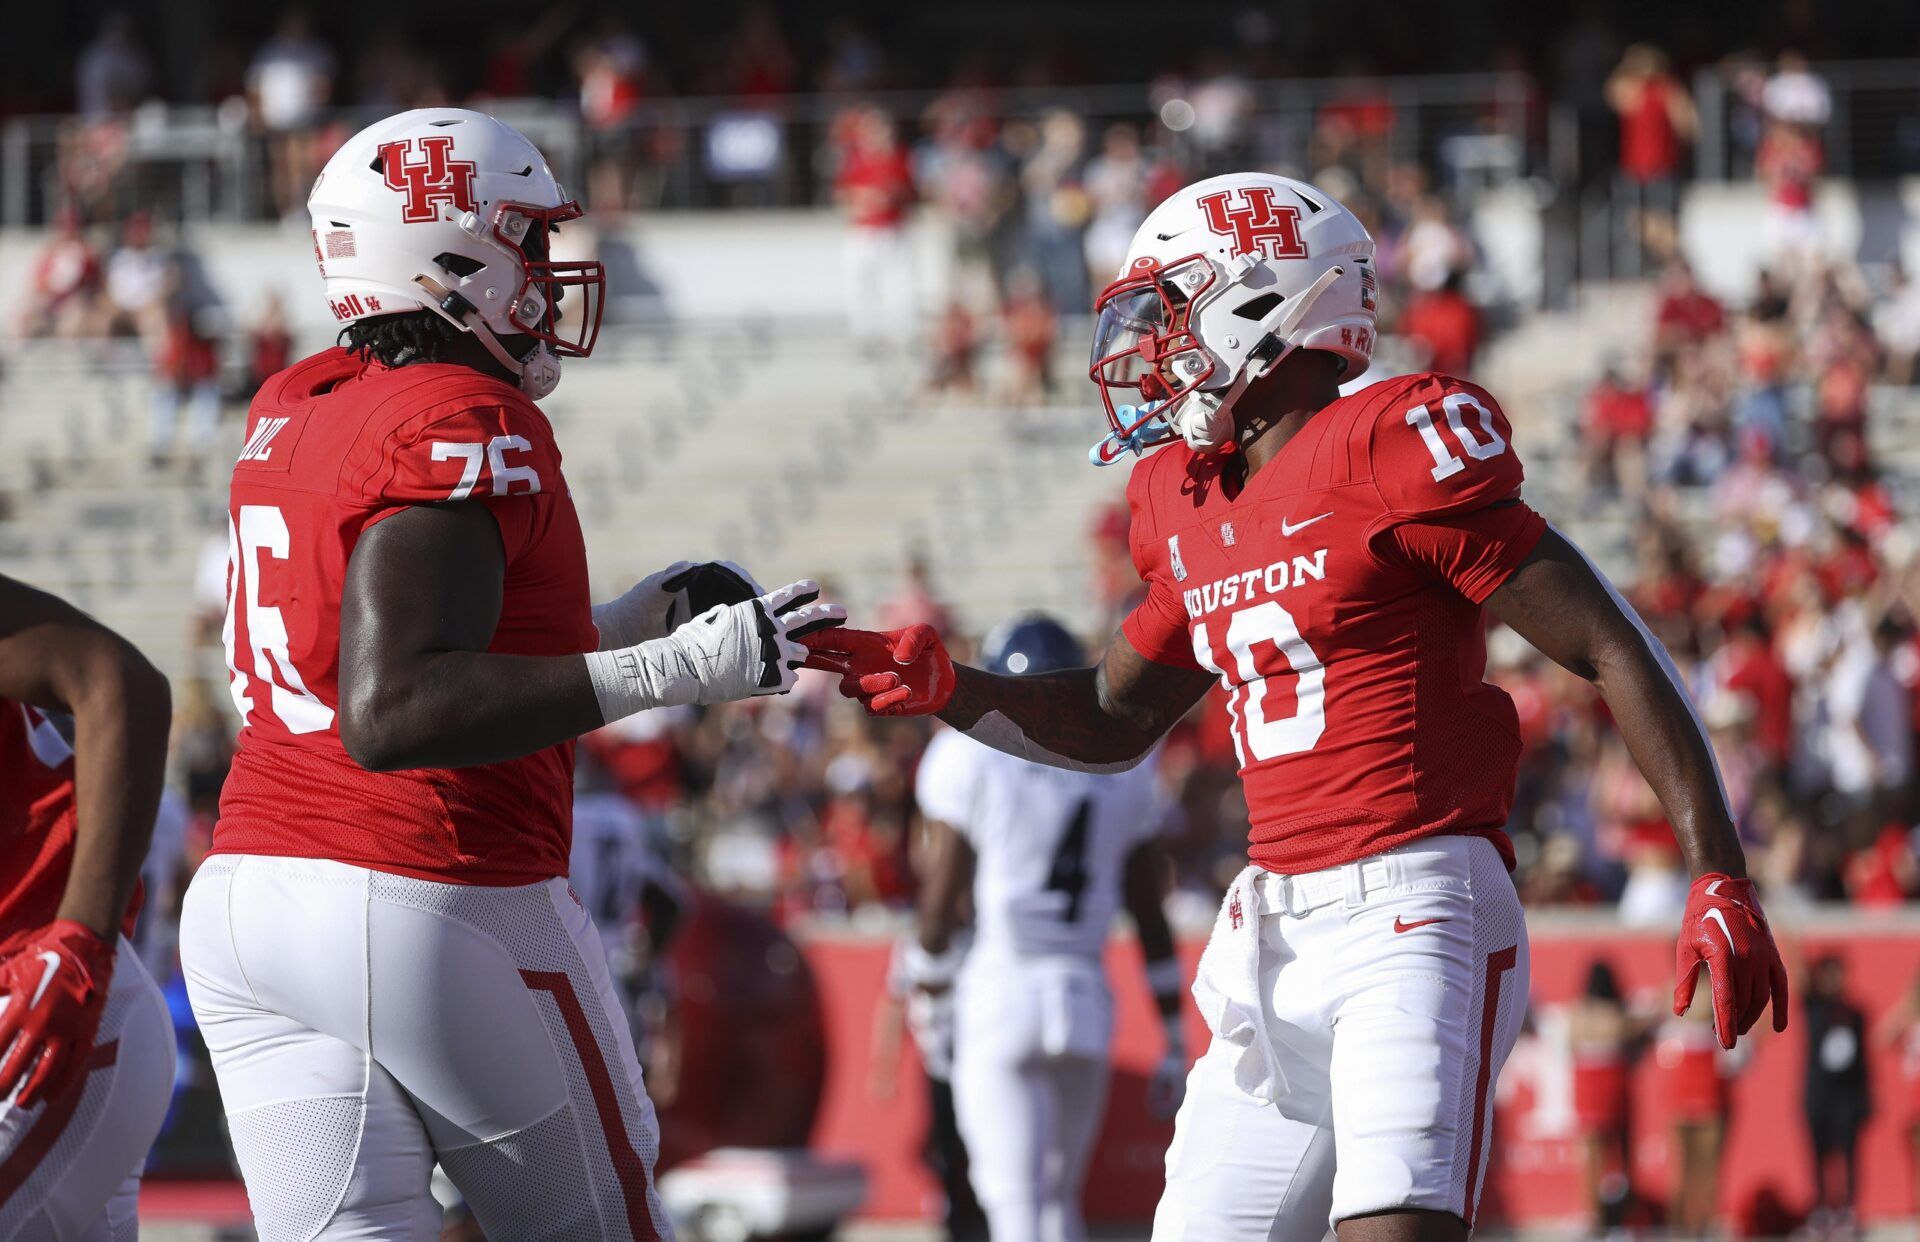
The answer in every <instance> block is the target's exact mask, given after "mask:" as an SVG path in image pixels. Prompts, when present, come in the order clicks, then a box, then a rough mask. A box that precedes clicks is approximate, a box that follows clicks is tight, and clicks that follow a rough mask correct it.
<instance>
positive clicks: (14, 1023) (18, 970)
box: [0, 919, 113, 1108]
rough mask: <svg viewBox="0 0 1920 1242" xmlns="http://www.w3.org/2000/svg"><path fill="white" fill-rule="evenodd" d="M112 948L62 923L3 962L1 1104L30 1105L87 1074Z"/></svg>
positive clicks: (103, 1005) (0, 982)
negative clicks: (13, 1099) (12, 1099)
mask: <svg viewBox="0 0 1920 1242" xmlns="http://www.w3.org/2000/svg"><path fill="white" fill-rule="evenodd" d="M112 979H113V945H111V944H109V943H108V942H107V941H105V940H102V939H101V938H100V936H99V934H98V933H96V932H95V931H94V930H93V929H92V928H91V927H88V926H86V925H85V924H83V923H76V922H74V921H72V920H71V919H60V920H58V921H56V922H53V923H49V924H47V926H45V927H43V928H41V929H40V931H39V932H38V933H37V934H36V935H34V937H33V938H32V939H31V940H28V941H27V942H26V943H25V944H23V945H21V946H20V948H19V949H17V950H15V951H14V952H13V953H11V954H9V955H7V957H6V959H5V960H4V961H0V1099H5V1098H7V1097H8V1096H10V1095H12V1094H13V1089H14V1087H15V1085H16V1084H21V1085H20V1096H19V1105H20V1107H22V1108H31V1107H33V1106H34V1105H35V1104H38V1103H40V1102H41V1101H42V1100H50V1099H53V1098H54V1097H56V1096H58V1095H60V1094H62V1093H63V1092H65V1091H66V1090H67V1089H68V1088H69V1087H71V1086H72V1085H73V1084H74V1081H75V1080H76V1079H77V1078H78V1077H79V1076H80V1075H82V1074H84V1073H85V1072H86V1066H87V1059H88V1058H89V1057H90V1056H92V1055H93V1037H94V1035H95V1034H97V1033H98V1032H99V1030H100V1015H101V1013H102V1012H103V1011H104V1010H105V1009H106V1007H107V985H108V983H109V982H111V981H112Z"/></svg>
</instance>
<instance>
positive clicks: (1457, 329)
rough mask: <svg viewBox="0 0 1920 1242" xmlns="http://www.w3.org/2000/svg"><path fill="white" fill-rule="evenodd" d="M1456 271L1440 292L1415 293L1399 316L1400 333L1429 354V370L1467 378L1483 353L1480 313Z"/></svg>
mask: <svg viewBox="0 0 1920 1242" xmlns="http://www.w3.org/2000/svg"><path fill="white" fill-rule="evenodd" d="M1461 283H1462V282H1461V274H1460V271H1459V270H1458V269H1457V268H1456V269H1455V270H1454V271H1452V272H1449V273H1448V274H1447V278H1446V280H1445V281H1444V282H1442V284H1441V286H1440V287H1439V288H1438V289H1431V290H1427V291H1425V292H1421V293H1416V294H1414V295H1413V298H1412V300H1411V301H1409V302H1408V303H1407V309H1406V310H1405V311H1404V312H1402V313H1401V316H1400V333H1401V335H1402V336H1405V337H1407V338H1408V339H1409V340H1411V341H1413V342H1414V343H1415V344H1416V345H1417V346H1419V347H1420V348H1422V349H1424V350H1426V354H1427V368H1428V369H1429V370H1432V371H1440V372H1443V373H1445V374H1448V375H1466V374H1468V373H1469V372H1470V371H1472V369H1473V356H1474V355H1475V354H1477V353H1479V352H1480V312H1479V310H1478V309H1477V308H1476V307H1475V306H1474V304H1473V303H1472V302H1470V301H1468V300H1467V295H1466V294H1465V293H1463V292H1462V291H1461Z"/></svg>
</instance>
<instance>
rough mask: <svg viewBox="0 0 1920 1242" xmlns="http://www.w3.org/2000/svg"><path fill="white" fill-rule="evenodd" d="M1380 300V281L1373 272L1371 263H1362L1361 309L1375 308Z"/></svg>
mask: <svg viewBox="0 0 1920 1242" xmlns="http://www.w3.org/2000/svg"><path fill="white" fill-rule="evenodd" d="M1379 300H1380V281H1379V280H1378V278H1376V277H1375V276H1374V274H1373V265H1372V264H1371V263H1362V264H1361V265H1360V309H1361V310H1374V309H1376V308H1377V307H1378V305H1379Z"/></svg>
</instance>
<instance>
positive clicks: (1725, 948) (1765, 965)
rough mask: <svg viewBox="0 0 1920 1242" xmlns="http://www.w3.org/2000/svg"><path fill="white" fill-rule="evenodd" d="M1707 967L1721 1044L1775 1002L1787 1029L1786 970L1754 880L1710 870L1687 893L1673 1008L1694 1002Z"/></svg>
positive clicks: (1780, 1025) (1778, 1025) (1781, 1026)
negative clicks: (1761, 910) (1696, 991)
mask: <svg viewBox="0 0 1920 1242" xmlns="http://www.w3.org/2000/svg"><path fill="white" fill-rule="evenodd" d="M1702 967H1705V968H1706V971H1707V975H1708V982H1709V984H1710V985H1711V987H1712V988H1713V1029H1714V1032H1715V1033H1716V1034H1718V1035H1719V1037H1720V1046H1721V1047H1722V1048H1731V1047H1733V1041H1734V1040H1735V1039H1737V1038H1739V1037H1740V1036H1742V1035H1745V1034H1746V1033H1747V1031H1748V1029H1750V1028H1751V1027H1752V1026H1753V1024H1754V1023H1755V1022H1757V1021H1759V1020H1760V1014H1761V1011H1762V1010H1764V1009H1766V1007H1767V1002H1768V1001H1769V1000H1771V1001H1772V1002H1773V1029H1774V1030H1776V1031H1784V1030H1786V1029H1787V968H1786V966H1785V964H1784V963H1782V962H1781V960H1780V950H1779V949H1778V948H1777V947H1776V946H1775V945H1774V943H1773V932H1772V930H1771V929H1769V928H1768V926H1767V916H1766V915H1764V914H1762V913H1761V912H1760V898H1759V897H1758V896H1757V895H1756V894H1755V893H1754V890H1753V881H1751V880H1736V879H1733V878H1732V877H1730V876H1726V875H1722V874H1721V873H1720V872H1717V871H1710V872H1708V873H1707V874H1706V875H1703V876H1701V877H1700V878H1699V879H1697V880H1695V881H1694V882H1693V887H1692V888H1691V889H1690V890H1688V892H1687V912H1686V914H1685V915H1683V916H1682V917H1681V920H1680V940H1679V942H1678V943H1677V944H1676V945H1675V946H1674V971H1675V978H1676V982H1675V985H1674V989H1673V1012H1674V1013H1676V1014H1684V1013H1685V1012H1687V1010H1688V1009H1690V1008H1692V1006H1693V988H1694V984H1695V983H1696V982H1697V981H1698V979H1699V974H1700V970H1701V968H1702Z"/></svg>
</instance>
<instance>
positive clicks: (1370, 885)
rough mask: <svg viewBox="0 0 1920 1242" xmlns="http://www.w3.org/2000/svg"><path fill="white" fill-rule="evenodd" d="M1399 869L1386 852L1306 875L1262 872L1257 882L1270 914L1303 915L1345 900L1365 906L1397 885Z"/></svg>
mask: <svg viewBox="0 0 1920 1242" xmlns="http://www.w3.org/2000/svg"><path fill="white" fill-rule="evenodd" d="M1397 870H1398V868H1396V867H1395V866H1394V859H1393V857H1392V855H1385V856H1379V857H1374V858H1363V859H1361V860H1360V861H1358V862H1350V863H1343V864H1341V865H1340V866H1338V867H1328V868H1327V869H1326V870H1325V871H1309V872H1307V873H1306V874H1305V875H1281V874H1280V873H1278V872H1275V871H1262V872H1261V873H1260V876H1259V878H1258V880H1257V881H1256V883H1257V884H1258V886H1259V890H1260V908H1261V909H1262V910H1263V911H1265V912H1266V913H1268V914H1284V915H1287V916H1289V917H1291V918H1301V917H1303V916H1305V915H1307V914H1311V913H1312V912H1313V911H1315V910H1318V909H1319V908H1320V907H1322V906H1330V905H1332V904H1333V903H1334V902H1336V901H1340V902H1345V903H1346V904H1347V906H1348V907H1349V908H1351V907H1353V906H1359V905H1365V904H1366V901H1367V897H1368V896H1369V895H1370V894H1373V893H1378V892H1380V891H1381V890H1383V889H1385V888H1388V887H1390V886H1391V885H1392V884H1393V882H1394V873H1395V872H1396V871H1397Z"/></svg>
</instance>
